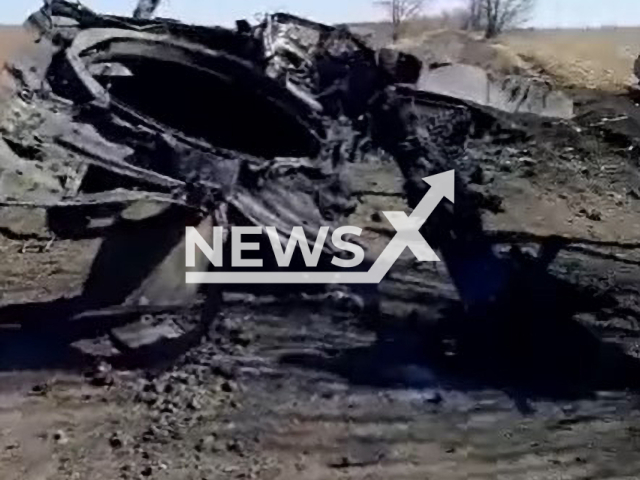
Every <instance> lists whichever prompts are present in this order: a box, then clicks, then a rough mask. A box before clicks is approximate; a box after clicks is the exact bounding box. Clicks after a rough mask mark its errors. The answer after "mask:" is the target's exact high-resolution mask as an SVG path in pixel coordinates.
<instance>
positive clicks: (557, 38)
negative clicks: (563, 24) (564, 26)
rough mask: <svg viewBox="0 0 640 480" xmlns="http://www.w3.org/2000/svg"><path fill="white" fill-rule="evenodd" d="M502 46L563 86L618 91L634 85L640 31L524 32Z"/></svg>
mask: <svg viewBox="0 0 640 480" xmlns="http://www.w3.org/2000/svg"><path fill="white" fill-rule="evenodd" d="M501 42H502V43H504V44H505V45H507V46H508V47H509V48H510V49H512V50H513V51H514V52H515V53H517V54H519V55H520V56H522V57H523V58H524V59H526V60H527V61H528V62H529V63H531V64H532V65H533V66H534V68H537V69H540V70H542V71H544V72H545V73H548V74H549V75H551V76H553V77H555V78H556V79H557V80H558V81H559V82H560V83H561V84H562V85H563V86H567V87H577V88H599V89H604V90H612V91H618V90H621V89H625V88H626V87H627V86H629V85H630V84H633V83H635V82H637V80H636V79H635V77H634V76H633V63H634V61H635V59H636V58H637V56H638V55H640V28H603V29H585V30H538V31H523V32H517V33H511V34H509V35H506V36H505V37H503V38H502V39H501Z"/></svg>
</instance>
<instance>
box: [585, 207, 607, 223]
mask: <svg viewBox="0 0 640 480" xmlns="http://www.w3.org/2000/svg"><path fill="white" fill-rule="evenodd" d="M580 214H581V215H584V216H585V217H587V219H589V220H591V221H594V222H600V221H601V220H602V213H601V212H599V211H598V210H596V209H594V208H590V209H586V208H583V209H582V210H580Z"/></svg>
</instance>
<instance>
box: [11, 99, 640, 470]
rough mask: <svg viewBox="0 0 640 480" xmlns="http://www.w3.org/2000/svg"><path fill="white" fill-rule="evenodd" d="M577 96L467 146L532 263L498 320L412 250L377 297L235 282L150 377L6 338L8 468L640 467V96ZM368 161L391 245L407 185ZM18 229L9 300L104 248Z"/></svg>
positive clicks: (478, 185) (17, 334) (493, 220)
mask: <svg viewBox="0 0 640 480" xmlns="http://www.w3.org/2000/svg"><path fill="white" fill-rule="evenodd" d="M574 95H575V97H576V99H577V100H578V117H577V119H576V120H575V121H572V122H567V121H552V120H541V119H539V118H535V117H520V118H513V117H511V118H508V119H507V118H504V119H503V123H502V124H501V127H500V128H493V129H491V131H490V132H488V133H487V134H486V135H483V136H480V137H479V138H476V139H474V140H473V141H472V142H471V144H470V146H469V158H470V160H472V161H471V162H468V163H467V164H466V165H465V166H464V168H467V169H469V168H471V169H472V170H473V172H472V175H471V178H472V179H473V183H474V185H473V188H474V189H476V190H478V191H479V192H480V193H482V194H483V195H484V198H485V202H486V206H487V208H489V209H490V210H491V211H487V213H486V215H485V222H486V225H487V228H488V230H489V231H490V234H491V235H492V237H493V238H494V240H495V242H496V248H497V249H498V250H499V251H500V252H503V254H504V255H505V256H509V257H510V258H512V259H514V258H515V259H517V263H518V265H519V267H518V274H517V282H516V281H515V280H514V283H517V288H514V291H513V295H512V297H511V301H510V302H509V305H508V306H507V307H505V308H504V309H503V310H501V311H499V312H498V311H496V312H493V313H491V312H490V313H489V314H488V315H487V318H488V319H489V321H486V319H485V320H483V321H480V320H479V321H477V322H475V323H474V322H473V321H470V319H469V318H466V317H465V314H464V312H463V311H462V308H461V306H460V304H459V302H458V299H457V296H456V292H455V289H454V288H453V286H452V284H451V282H450V280H449V278H448V276H447V274H446V270H445V267H444V266H443V265H441V264H417V263H415V262H414V261H413V259H412V257H411V256H410V255H408V256H405V257H403V259H402V261H401V262H400V263H399V264H398V265H397V266H396V267H395V269H394V271H393V272H392V273H391V274H390V275H389V276H388V277H387V279H386V280H385V281H384V282H383V283H382V284H381V285H380V286H379V287H377V289H375V290H371V289H361V290H358V293H359V294H361V295H362V297H363V298H364V299H365V300H366V306H365V308H360V306H359V305H354V304H353V301H352V299H351V297H350V296H349V295H346V296H345V295H343V294H341V293H340V292H332V293H331V294H329V295H323V294H318V293H317V292H316V293H314V294H309V295H300V294H289V295H285V294H282V295H274V294H273V292H270V293H269V294H264V295H261V294H260V293H256V291H253V293H252V294H246V293H241V292H233V293H231V292H229V293H227V294H225V306H224V308H223V311H222V313H221V315H220V316H219V318H218V319H217V320H216V321H215V322H214V326H213V328H212V331H211V334H210V339H209V340H207V341H204V342H203V344H202V345H200V346H199V347H197V348H195V349H194V350H192V351H190V352H189V353H187V354H186V355H183V356H181V357H180V358H178V359H176V360H173V361H171V362H168V361H165V362H161V363H158V364H156V365H153V366H145V368H134V367H132V366H126V365H124V366H123V365H117V366H112V365H109V364H107V363H105V362H101V361H99V360H97V359H96V358H95V357H93V356H87V355H84V354H82V353H80V351H79V350H78V349H77V348H72V347H70V346H69V345H68V344H67V343H65V342H64V341H62V339H59V338H57V337H56V335H55V334H51V332H49V330H46V329H45V330H46V331H48V332H49V333H47V335H46V336H44V335H36V334H33V333H28V334H26V333H24V332H21V331H20V330H18V329H5V330H3V331H2V335H1V337H0V379H1V380H0V473H1V476H2V478H3V479H7V480H13V479H15V480H18V479H20V480H30V479H34V480H35V479H52V480H53V479H85V478H93V479H94V480H102V479H105V480H106V479H115V478H123V479H129V478H131V479H134V478H135V479H137V478H158V479H198V480H200V479H211V478H259V479H263V478H265V479H269V478H273V479H276V478H278V479H289V478H291V479H294V478H295V479H298V478H317V479H321V478H327V479H328V478H367V479H374V478H380V479H388V478H394V479H402V478H406V479H424V478H433V479H457V478H465V479H469V478H473V479H481V478H486V479H495V478H504V479H509V480H513V479H540V478H543V479H551V478H563V479H591V478H592V479H603V478H629V479H631V478H638V476H639V475H640V454H639V453H640V423H639V421H638V420H639V419H640V415H639V413H638V410H637V405H638V396H637V393H636V389H637V388H638V383H639V380H640V375H639V373H640V343H639V337H638V332H639V329H640V324H639V319H640V299H639V297H638V292H639V289H640V241H639V239H640V220H639V219H640V174H639V173H638V166H639V165H638V164H639V162H640V154H639V151H640V150H639V148H640V107H638V106H637V105H636V104H634V103H633V102H632V101H631V100H630V99H628V98H626V97H616V96H609V95H604V94H599V93H594V92H574ZM510 126H514V127H517V128H513V129H512V128H508V127H510ZM352 170H353V172H352V173H353V179H354V180H353V181H354V189H355V191H356V192H357V194H358V196H359V197H358V198H359V199H360V206H359V208H358V210H357V211H356V213H355V214H354V215H353V218H350V219H349V224H353V225H360V226H362V227H364V228H365V234H364V238H365V240H366V241H367V244H368V245H369V247H370V250H371V254H372V255H375V254H376V253H378V252H379V251H381V249H382V248H383V247H384V246H385V245H386V242H388V239H389V237H390V236H391V235H393V231H392V230H391V226H390V225H388V224H387V223H386V222H385V221H384V220H383V218H384V217H381V216H380V214H379V212H380V211H382V210H403V209H405V208H406V205H405V201H404V198H403V197H402V194H401V185H402V184H401V180H400V177H399V173H398V172H397V171H396V170H395V168H394V167H393V166H392V165H391V164H388V163H384V162H380V163H371V164H358V165H354V166H353V167H352ZM0 234H1V236H0V271H1V275H0V278H1V281H2V291H3V298H2V302H3V303H4V304H10V303H15V302H35V301H45V300H50V299H54V298H58V297H60V296H63V295H67V296H69V295H72V294H74V293H77V291H78V290H79V289H80V287H81V285H82V281H83V279H84V278H85V276H86V275H87V272H88V270H89V266H90V262H91V259H92V257H93V255H94V254H95V252H96V249H97V247H98V243H97V241H94V240H79V241H56V240H51V239H50V238H48V237H47V236H46V235H43V236H24V235H23V234H21V233H20V232H19V231H15V229H11V228H5V227H3V229H2V231H1V232H0ZM514 261H515V260H514ZM48 320H49V319H48V318H42V319H41V321H42V322H45V323H46V322H47V321H48ZM43 324H44V323H43Z"/></svg>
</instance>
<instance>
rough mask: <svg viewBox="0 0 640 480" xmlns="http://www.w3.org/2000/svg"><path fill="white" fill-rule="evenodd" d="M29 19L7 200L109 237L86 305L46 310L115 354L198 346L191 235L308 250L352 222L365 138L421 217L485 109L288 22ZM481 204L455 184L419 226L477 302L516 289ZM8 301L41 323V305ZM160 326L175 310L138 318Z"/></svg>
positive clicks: (414, 65) (54, 10) (61, 229)
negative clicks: (188, 257) (297, 239)
mask: <svg viewBox="0 0 640 480" xmlns="http://www.w3.org/2000/svg"><path fill="white" fill-rule="evenodd" d="M27 25H28V27H29V28H31V29H33V30H35V32H36V33H37V35H38V40H37V41H36V42H35V44H34V45H33V47H32V50H31V52H30V54H29V55H25V56H23V57H22V58H20V59H18V60H17V61H15V62H13V63H12V64H10V65H9V66H8V67H7V69H6V72H5V80H8V83H9V88H10V89H11V92H12V93H13V95H12V96H11V97H10V102H9V103H8V106H7V107H6V109H5V110H6V113H5V115H4V118H3V119H2V123H1V125H0V129H1V132H2V137H1V140H0V150H1V153H0V155H2V157H3V159H2V162H3V167H2V172H1V176H0V194H1V196H2V198H1V203H2V206H4V207H26V208H40V209H46V210H47V213H48V221H49V227H50V229H51V230H52V231H53V232H55V234H56V235H57V236H58V237H71V238H74V237H78V236H80V237H83V238H87V237H92V236H94V237H101V238H103V242H102V246H101V248H100V251H99V252H98V254H97V256H96V258H95V260H94V262H93V265H92V268H91V272H90V274H89V277H88V279H87V280H86V282H85V285H84V289H83V292H82V293H81V294H80V295H79V296H78V297H75V298H71V299H61V300H59V301H57V302H53V303H48V304H47V305H46V309H47V310H46V311H47V312H48V315H47V316H48V317H49V318H50V317H51V312H53V311H54V307H55V311H56V313H57V314H58V315H59V316H60V317H61V318H64V319H65V321H66V322H68V324H70V325H71V324H72V325H76V326H77V325H85V324H86V325H89V324H90V325H91V327H87V331H84V330H85V329H84V328H83V327H81V328H78V329H71V328H70V329H69V331H70V332H71V331H73V332H74V333H73V335H76V336H82V335H98V334H104V333H105V332H107V333H109V335H110V337H111V339H112V340H113V342H114V344H115V345H116V346H117V347H118V348H119V349H120V350H124V351H131V350H140V349H142V350H144V349H145V348H147V347H149V346H155V345H157V344H158V343H161V344H163V343H167V344H168V343H184V342H190V341H193V339H194V338H197V337H199V336H200V335H202V333H203V331H204V329H206V328H207V323H208V321H210V320H211V319H212V318H214V316H215V315H214V314H215V310H216V308H217V307H218V305H219V302H220V295H219V293H220V292H219V291H218V290H217V289H216V288H213V287H207V288H205V289H204V290H203V289H202V288H201V287H198V286H195V285H187V284H185V282H184V278H185V266H184V234H185V226H195V227H197V228H198V229H199V230H200V231H201V232H206V231H207V230H208V231H209V232H211V227H212V226H213V225H230V224H243V225H273V226H276V227H277V229H278V232H279V233H281V235H283V241H284V239H285V238H288V235H289V234H290V232H291V229H292V227H294V226H297V225H305V226H306V227H305V228H306V229H307V231H308V238H316V236H317V233H316V232H317V230H318V228H319V227H320V226H321V225H337V224H339V223H340V221H341V220H342V219H343V218H344V217H345V216H346V215H347V214H348V213H350V212H351V211H353V208H354V204H353V201H352V200H351V197H350V195H349V192H348V186H347V184H346V183H345V182H344V181H343V179H344V175H343V170H344V166H345V165H346V164H347V163H348V162H354V161H358V160H359V157H360V156H361V155H362V152H363V148H364V147H363V145H364V144H365V143H366V144H367V145H369V148H375V149H379V150H380V151H384V152H385V154H386V155H388V156H390V157H392V158H393V159H394V160H395V162H396V163H397V164H398V166H399V168H400V170H401V172H402V174H403V176H404V179H405V182H406V184H405V190H406V198H407V200H408V203H409V206H410V207H412V208H413V207H415V206H416V205H417V203H418V202H419V201H420V200H421V199H422V197H423V196H424V194H425V193H426V191H427V189H428V186H427V185H426V184H425V183H424V182H423V181H422V179H423V178H424V177H427V176H429V175H433V174H437V173H441V172H443V171H446V170H450V169H452V168H455V166H456V159H457V158H458V157H459V156H461V155H463V154H464V148H465V143H466V140H467V137H468V136H469V134H470V132H471V130H472V128H473V126H474V124H475V123H477V122H476V120H477V118H476V117H477V116H481V115H482V114H483V113H482V111H481V110H478V109H476V108H474V107H473V106H471V105H468V104H466V103H464V102H460V101H456V100H453V99H449V98H447V97H443V96H441V95H435V94H429V93H425V92H420V91H417V90H415V89H413V88H412V87H411V85H412V84H415V82H416V81H417V79H418V77H419V74H420V70H421V63H420V61H419V60H418V59H417V58H415V57H413V56H410V55H407V54H403V53H399V52H397V51H393V50H386V49H383V50H379V51H374V50H373V49H371V48H369V47H368V46H367V45H366V44H365V43H364V42H363V41H361V40H360V39H359V38H358V37H356V36H354V35H352V34H351V33H349V32H348V31H347V30H346V29H343V28H333V27H328V26H325V25H321V24H317V23H314V22H310V21H307V20H303V19H300V18H297V17H294V16H291V15H287V14H275V15H270V16H268V17H267V18H266V19H265V21H264V22H262V23H261V24H260V25H258V26H255V27H252V26H250V25H249V24H248V23H246V22H238V28H237V30H228V29H224V28H219V27H212V28H210V27H200V26H189V25H184V24H181V23H179V22H175V21H171V20H164V19H162V20H160V19H158V20H148V19H141V18H124V17H117V16H108V15H99V14H96V13H94V12H92V11H91V10H89V9H86V8H85V7H82V6H80V5H77V4H74V3H69V2H66V1H63V0H53V1H51V2H49V3H48V4H47V5H46V6H45V7H43V8H42V9H41V10H40V11H39V12H37V13H35V14H34V15H32V16H31V17H30V19H29V20H28V22H27ZM365 141H366V142H365ZM16 178H21V179H24V178H29V179H30V180H29V183H28V184H27V183H25V182H24V181H16ZM472 197H473V196H472V195H471V194H470V192H469V191H468V190H467V188H466V185H465V183H464V182H463V181H462V180H461V178H460V176H456V208H455V209H453V205H452V204H451V203H450V202H442V204H441V205H440V206H439V207H438V209H437V211H436V212H435V214H434V215H433V216H432V218H431V219H430V220H429V222H428V223H427V225H425V227H424V228H423V234H424V235H425V236H426V237H427V239H428V240H429V242H430V243H431V245H432V246H434V247H436V248H437V249H439V251H440V252H441V258H443V260H444V261H445V262H446V264H447V267H448V270H449V272H450V274H451V277H452V278H453V280H454V283H455V285H456V287H457V288H458V290H459V292H460V296H461V298H462V300H463V301H464V303H465V304H466V305H467V306H468V307H473V306H474V305H478V304H483V303H486V302H487V301H489V300H490V299H492V298H494V297H495V296H496V295H497V294H499V292H500V291H501V289H502V288H503V287H504V284H505V282H506V275H507V273H506V269H505V267H504V265H503V262H502V261H501V260H499V259H498V258H497V257H496V256H495V255H494V254H493V252H492V250H491V246H490V243H489V241H488V240H487V239H486V237H485V235H484V234H483V230H482V224H481V219H480V214H479V212H478V208H477V206H476V200H474V198H472ZM105 225H106V226H105ZM203 234H204V233H203ZM150 244H151V245H153V246H154V248H149V245H150ZM332 248H333V247H332V246H331V245H329V244H327V245H326V246H325V253H327V254H329V257H330V256H332V255H333V254H334V253H335V252H332V251H331V249H332ZM201 261H203V264H202V268H201V269H206V266H207V261H206V259H204V260H203V259H201ZM17 307H20V317H21V319H22V323H23V325H30V324H33V325H34V326H35V328H37V329H43V328H46V325H43V322H42V321H41V318H42V308H44V307H45V306H43V305H40V304H34V305H31V306H27V307H29V308H24V307H25V306H24V305H21V306H17ZM194 309H197V311H198V312H200V311H201V310H202V309H204V312H205V313H204V314H203V315H195V317H197V318H198V320H196V321H194V320H193V318H194V314H193V311H194ZM158 312H172V315H170V316H169V317H166V316H164V317H162V318H164V320H163V321H158V322H155V323H154V321H150V320H149V315H146V316H144V317H143V315H144V314H154V313H158ZM141 317H143V318H144V319H143V320H141ZM167 318H169V319H168V320H167ZM201 318H206V319H207V321H202V320H201ZM39 320H40V321H39ZM89 320H97V321H93V322H89ZM96 324H97V325H98V327H96ZM78 331H79V332H80V333H77V332H78Z"/></svg>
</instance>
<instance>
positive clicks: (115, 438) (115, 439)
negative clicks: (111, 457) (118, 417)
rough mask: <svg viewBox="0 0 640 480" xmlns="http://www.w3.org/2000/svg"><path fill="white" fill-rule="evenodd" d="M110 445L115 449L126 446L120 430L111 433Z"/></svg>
mask: <svg viewBox="0 0 640 480" xmlns="http://www.w3.org/2000/svg"><path fill="white" fill-rule="evenodd" d="M109 445H110V446H111V448H113V449H118V448H122V447H123V446H124V440H123V439H122V435H121V434H120V433H118V432H116V433H114V434H113V435H111V437H109Z"/></svg>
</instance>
